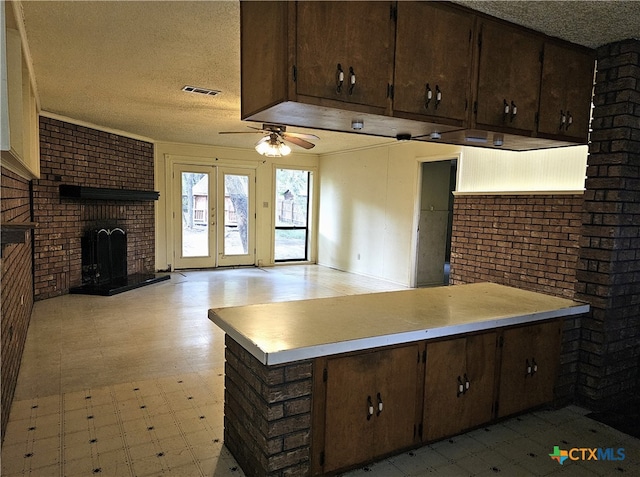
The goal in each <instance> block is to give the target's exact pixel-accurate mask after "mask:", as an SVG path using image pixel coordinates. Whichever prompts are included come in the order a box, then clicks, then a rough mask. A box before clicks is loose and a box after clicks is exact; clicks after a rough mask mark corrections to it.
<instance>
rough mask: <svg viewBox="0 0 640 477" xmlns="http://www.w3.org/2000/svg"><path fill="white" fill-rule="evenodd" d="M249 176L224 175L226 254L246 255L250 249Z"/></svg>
mask: <svg viewBox="0 0 640 477" xmlns="http://www.w3.org/2000/svg"><path fill="white" fill-rule="evenodd" d="M248 214H249V176H246V175H235V174H225V175H224V254H225V255H246V254H247V253H248V249H249V221H248Z"/></svg>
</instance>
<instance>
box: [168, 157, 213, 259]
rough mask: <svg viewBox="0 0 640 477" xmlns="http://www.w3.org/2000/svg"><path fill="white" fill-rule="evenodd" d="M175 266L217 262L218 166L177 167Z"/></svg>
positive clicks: (175, 190)
mask: <svg viewBox="0 0 640 477" xmlns="http://www.w3.org/2000/svg"><path fill="white" fill-rule="evenodd" d="M173 184H174V186H173V191H174V201H173V224H174V227H173V228H174V233H175V240H174V244H175V247H174V268H211V267H215V266H216V265H217V263H216V258H217V254H216V251H217V244H216V237H217V234H216V230H217V227H216V168H215V167H214V166H193V165H185V164H176V165H174V167H173Z"/></svg>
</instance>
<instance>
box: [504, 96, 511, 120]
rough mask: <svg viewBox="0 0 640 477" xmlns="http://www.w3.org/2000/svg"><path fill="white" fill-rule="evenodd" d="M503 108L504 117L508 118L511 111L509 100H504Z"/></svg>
mask: <svg viewBox="0 0 640 477" xmlns="http://www.w3.org/2000/svg"><path fill="white" fill-rule="evenodd" d="M502 108H503V109H502V111H503V114H504V116H505V117H506V116H507V114H509V111H510V109H509V103H507V100H506V99H504V100H502Z"/></svg>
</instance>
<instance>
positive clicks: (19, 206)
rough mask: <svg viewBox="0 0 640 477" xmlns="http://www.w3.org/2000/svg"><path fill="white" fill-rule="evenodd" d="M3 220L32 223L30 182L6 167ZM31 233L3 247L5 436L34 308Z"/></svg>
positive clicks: (0, 268) (3, 181)
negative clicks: (22, 240)
mask: <svg viewBox="0 0 640 477" xmlns="http://www.w3.org/2000/svg"><path fill="white" fill-rule="evenodd" d="M0 203H1V217H2V222H30V221H31V198H30V192H29V181H27V180H26V179H23V178H22V177H20V176H18V175H16V174H14V173H13V172H11V171H9V170H7V169H5V168H2V201H0ZM31 257H32V253H31V232H29V233H28V234H27V237H26V243H24V244H10V245H5V246H3V247H2V261H1V262H0V272H1V273H2V279H1V281H2V283H1V284H0V287H1V290H2V292H1V294H2V331H1V338H2V376H1V379H2V439H4V434H5V430H6V425H7V421H8V420H9V411H10V410H11V402H12V400H13V394H14V392H15V388H16V383H17V381H18V371H19V370H20V361H21V359H22V352H23V350H24V344H25V341H26V339H27V328H28V327H29V320H30V318H31V310H32V308H33V277H32V261H31V260H32V258H31Z"/></svg>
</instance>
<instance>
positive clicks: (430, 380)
mask: <svg viewBox="0 0 640 477" xmlns="http://www.w3.org/2000/svg"><path fill="white" fill-rule="evenodd" d="M495 355H496V333H494V332H492V333H484V334H480V335H474V336H469V337H466V338H458V339H452V340H446V341H439V342H436V343H428V344H427V366H426V371H425V373H426V374H425V392H424V418H423V434H422V435H423V439H424V440H426V441H433V440H436V439H439V438H442V437H446V436H451V435H454V434H457V433H459V432H461V431H463V430H465V429H469V428H472V427H475V426H478V425H480V424H482V423H485V422H489V421H490V420H491V418H492V406H493V391H494V374H495ZM467 383H468V384H467ZM460 386H462V389H461V388H460Z"/></svg>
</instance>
